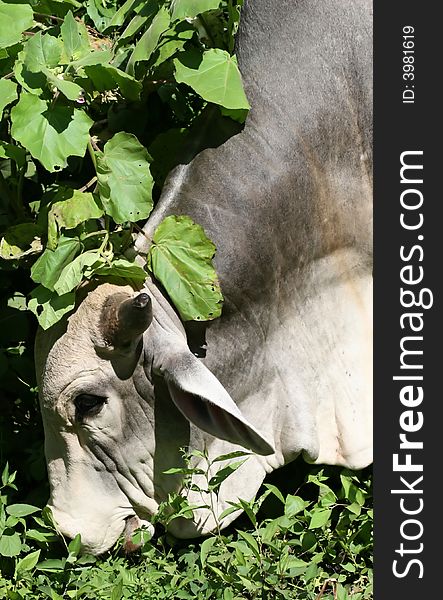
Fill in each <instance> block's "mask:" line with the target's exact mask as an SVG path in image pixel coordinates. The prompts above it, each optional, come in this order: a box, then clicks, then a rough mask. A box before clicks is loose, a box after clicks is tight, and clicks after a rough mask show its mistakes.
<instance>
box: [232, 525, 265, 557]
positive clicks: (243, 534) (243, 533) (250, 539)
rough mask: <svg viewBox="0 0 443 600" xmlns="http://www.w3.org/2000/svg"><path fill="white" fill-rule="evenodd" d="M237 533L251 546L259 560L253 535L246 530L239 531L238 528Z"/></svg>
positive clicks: (258, 551) (258, 552)
mask: <svg viewBox="0 0 443 600" xmlns="http://www.w3.org/2000/svg"><path fill="white" fill-rule="evenodd" d="M237 533H238V535H239V536H240V537H242V538H243V539H244V540H245V542H246V543H247V544H248V546H249V547H250V548H251V550H252V551H253V553H254V554H255V556H256V557H257V559H258V560H260V550H259V547H258V544H257V540H256V539H255V537H254V536H253V535H252V534H250V533H248V532H247V531H240V530H239V529H237Z"/></svg>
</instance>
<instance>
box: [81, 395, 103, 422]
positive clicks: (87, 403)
mask: <svg viewBox="0 0 443 600" xmlns="http://www.w3.org/2000/svg"><path fill="white" fill-rule="evenodd" d="M105 403H106V398H103V397H102V396H94V395H93V394H80V395H79V396H77V397H76V399H75V400H74V404H75V416H76V418H77V420H81V419H82V418H83V417H93V416H95V415H97V414H98V413H99V412H100V411H101V409H102V408H103V405H104V404H105Z"/></svg>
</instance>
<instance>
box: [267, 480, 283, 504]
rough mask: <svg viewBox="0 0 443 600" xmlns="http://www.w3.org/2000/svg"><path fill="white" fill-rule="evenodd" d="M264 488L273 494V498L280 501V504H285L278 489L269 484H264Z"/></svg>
mask: <svg viewBox="0 0 443 600" xmlns="http://www.w3.org/2000/svg"><path fill="white" fill-rule="evenodd" d="M265 488H267V489H268V490H269V491H270V492H272V493H273V494H274V496H275V497H276V498H278V499H279V500H280V502H282V504H285V503H286V502H285V498H284V496H283V494H282V493H281V491H280V490H279V489H278V487H276V486H275V485H272V484H271V483H265Z"/></svg>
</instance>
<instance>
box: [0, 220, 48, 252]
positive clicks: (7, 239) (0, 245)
mask: <svg viewBox="0 0 443 600" xmlns="http://www.w3.org/2000/svg"><path fill="white" fill-rule="evenodd" d="M40 234H41V231H40V228H39V227H38V226H37V225H36V224H35V223H19V224H18V225H13V226H12V227H9V229H8V230H7V231H6V232H5V234H4V236H3V237H2V239H1V240H0V257H1V258H3V259H4V260H16V259H19V258H23V256H29V255H30V254H38V253H39V252H41V251H42V250H43V245H42V243H41V239H40Z"/></svg>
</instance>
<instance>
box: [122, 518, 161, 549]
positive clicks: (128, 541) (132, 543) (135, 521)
mask: <svg viewBox="0 0 443 600" xmlns="http://www.w3.org/2000/svg"><path fill="white" fill-rule="evenodd" d="M137 529H141V531H140V536H137V537H136V539H134V533H135V532H136V531H137ZM153 534H154V526H153V525H152V524H151V523H149V521H142V520H141V519H139V518H138V517H137V516H136V515H132V516H130V517H127V518H126V526H125V529H124V532H123V535H124V538H125V542H124V544H123V549H124V551H125V552H126V553H127V554H130V553H131V552H135V551H137V550H139V549H140V548H141V547H142V546H143V544H145V543H146V542H147V541H149V540H150V539H151V537H152V536H153Z"/></svg>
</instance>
